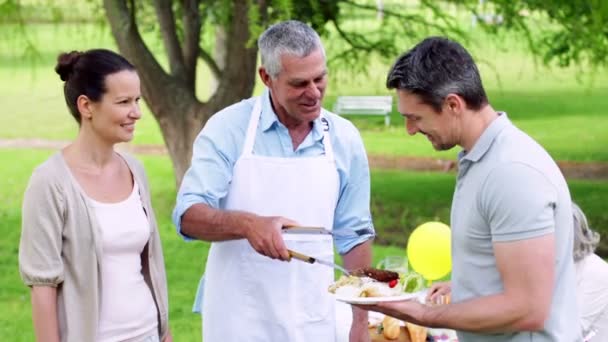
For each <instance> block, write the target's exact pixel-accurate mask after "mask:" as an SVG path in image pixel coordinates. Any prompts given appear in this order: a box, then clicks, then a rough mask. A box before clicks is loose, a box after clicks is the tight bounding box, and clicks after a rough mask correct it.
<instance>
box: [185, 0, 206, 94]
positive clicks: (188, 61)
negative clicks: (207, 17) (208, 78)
mask: <svg viewBox="0 0 608 342" xmlns="http://www.w3.org/2000/svg"><path fill="white" fill-rule="evenodd" d="M198 5H199V1H198V0H182V11H183V21H184V43H183V45H182V54H183V56H184V66H185V68H186V81H187V83H188V84H189V85H191V86H192V87H194V85H195V84H196V62H197V59H198V54H199V44H200V35H201V24H202V21H201V16H200V12H199V8H198Z"/></svg>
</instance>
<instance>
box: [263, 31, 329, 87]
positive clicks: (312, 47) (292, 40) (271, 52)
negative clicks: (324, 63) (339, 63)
mask: <svg viewBox="0 0 608 342" xmlns="http://www.w3.org/2000/svg"><path fill="white" fill-rule="evenodd" d="M258 48H259V49H260V55H261V58H262V67H264V69H266V72H267V73H268V74H269V75H270V76H271V77H272V78H276V77H277V76H278V75H279V73H280V72H281V70H282V65H281V56H282V55H283V54H289V55H293V56H296V57H306V56H308V55H310V54H311V53H312V52H313V51H316V50H321V52H322V53H323V57H325V49H323V44H322V43H321V38H319V35H318V34H317V32H315V30H313V29H312V28H311V27H310V26H308V25H306V24H305V23H303V22H300V21H297V20H288V21H283V22H280V23H278V24H275V25H272V26H270V27H269V28H268V29H267V30H266V31H264V33H262V35H261V36H260V38H259V39H258Z"/></svg>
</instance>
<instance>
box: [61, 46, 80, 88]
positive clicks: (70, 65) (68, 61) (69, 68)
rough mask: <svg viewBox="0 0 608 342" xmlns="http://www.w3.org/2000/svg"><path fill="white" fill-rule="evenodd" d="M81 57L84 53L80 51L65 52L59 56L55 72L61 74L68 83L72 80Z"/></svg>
mask: <svg viewBox="0 0 608 342" xmlns="http://www.w3.org/2000/svg"><path fill="white" fill-rule="evenodd" d="M80 56H82V52H79V51H71V52H63V53H61V54H59V56H57V65H56V66H55V72H57V73H58V74H59V77H60V78H61V80H62V81H67V80H68V79H69V78H70V75H72V72H73V71H74V66H75V65H76V63H77V62H78V59H80Z"/></svg>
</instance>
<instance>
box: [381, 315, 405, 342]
mask: <svg viewBox="0 0 608 342" xmlns="http://www.w3.org/2000/svg"><path fill="white" fill-rule="evenodd" d="M400 333H401V324H400V323H399V320H398V319H396V318H393V317H391V316H384V319H383V320H382V335H383V336H384V338H386V339H387V340H396V339H398V338H399V334H400Z"/></svg>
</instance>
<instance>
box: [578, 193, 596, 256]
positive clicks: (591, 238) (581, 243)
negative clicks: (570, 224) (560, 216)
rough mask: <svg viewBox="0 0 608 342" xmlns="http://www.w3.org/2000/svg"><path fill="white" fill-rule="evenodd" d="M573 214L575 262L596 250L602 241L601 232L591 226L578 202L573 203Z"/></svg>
mask: <svg viewBox="0 0 608 342" xmlns="http://www.w3.org/2000/svg"><path fill="white" fill-rule="evenodd" d="M572 215H573V216H574V250H573V253H572V254H573V256H574V262H578V261H580V260H582V259H583V258H584V257H586V256H587V255H589V254H592V253H593V252H595V248H596V247H597V245H598V244H599V242H600V234H598V233H597V232H595V231H593V230H592V229H591V228H589V224H588V223H587V217H585V214H584V213H583V211H582V210H581V208H579V206H578V205H576V203H574V202H573V203H572Z"/></svg>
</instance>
